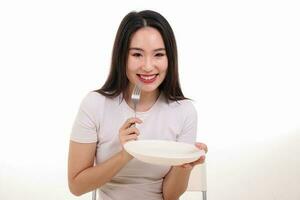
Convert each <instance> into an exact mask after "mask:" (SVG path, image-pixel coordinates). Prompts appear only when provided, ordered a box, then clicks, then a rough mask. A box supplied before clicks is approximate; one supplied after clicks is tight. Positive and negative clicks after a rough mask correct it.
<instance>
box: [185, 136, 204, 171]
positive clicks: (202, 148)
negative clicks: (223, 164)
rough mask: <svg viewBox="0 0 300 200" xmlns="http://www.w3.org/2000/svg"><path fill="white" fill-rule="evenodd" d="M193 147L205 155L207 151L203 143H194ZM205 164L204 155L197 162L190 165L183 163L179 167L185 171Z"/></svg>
mask: <svg viewBox="0 0 300 200" xmlns="http://www.w3.org/2000/svg"><path fill="white" fill-rule="evenodd" d="M195 146H196V147H197V148H198V149H200V150H204V151H205V154H206V153H207V151H208V149H207V145H206V144H204V143H200V142H196V143H195ZM204 162H205V155H204V156H201V157H200V158H199V159H198V160H196V161H194V162H191V163H185V164H183V165H181V166H180V167H183V168H185V169H193V167H194V166H195V165H199V164H202V163H204Z"/></svg>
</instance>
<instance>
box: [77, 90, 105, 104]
mask: <svg viewBox="0 0 300 200" xmlns="http://www.w3.org/2000/svg"><path fill="white" fill-rule="evenodd" d="M105 99H106V97H105V96H104V95H102V94H99V93H98V92H89V93H87V94H86V95H85V97H84V98H83V100H82V102H81V105H82V106H87V107H99V106H101V104H103V103H104V102H105Z"/></svg>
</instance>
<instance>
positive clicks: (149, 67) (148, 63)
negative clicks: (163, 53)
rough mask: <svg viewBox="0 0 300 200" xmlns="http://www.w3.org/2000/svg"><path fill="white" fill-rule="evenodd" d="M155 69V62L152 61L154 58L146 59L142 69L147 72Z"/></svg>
mask: <svg viewBox="0 0 300 200" xmlns="http://www.w3.org/2000/svg"><path fill="white" fill-rule="evenodd" d="M153 68H154V62H153V61H152V58H149V57H148V58H145V62H144V64H143V66H142V69H143V70H144V71H146V72H150V71H151V70H152V69H153Z"/></svg>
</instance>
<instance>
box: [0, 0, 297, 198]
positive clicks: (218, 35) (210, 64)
mask: <svg viewBox="0 0 300 200" xmlns="http://www.w3.org/2000/svg"><path fill="white" fill-rule="evenodd" d="M143 9H153V10H155V11H158V12H160V13H161V14H163V15H164V16H165V17H166V18H167V19H168V21H169V22H170V24H171V26H172V28H173V30H174V32H175V35H176V39H177V43H178V51H179V72H180V80H181V85H182V89H183V91H184V94H185V95H186V96H187V97H190V98H192V99H193V100H194V103H195V106H196V108H197V111H198V115H199V124H198V127H199V128H198V141H201V142H205V143H206V144H207V145H208V147H209V152H208V155H207V169H208V175H207V176H208V199H209V200H220V199H222V200H252V199H256V200H277V199H280V200H282V199H284V200H299V199H300V190H299V188H300V170H299V169H300V156H299V154H300V103H299V102H300V72H299V67H300V37H299V35H300V26H299V25H300V12H299V10H300V6H299V1H296V0H295V1H292V0H275V1H274V0H272V1H271V0H252V1H238V0H228V1H220V0H212V1H178V2H177V1H155V0H152V1H129V0H128V1H113V0H110V1H90V0H87V1H69V0H52V1H41V0H35V1H34V0H28V1H20V0H10V1H0V92H1V96H0V102H1V103H0V135H1V137H0V199H1V200H19V199H28V200H40V199H43V200H54V199H66V200H76V199H82V200H89V199H91V196H90V194H86V195H83V196H81V197H75V196H73V195H72V194H71V193H70V192H69V190H68V186H67V154H68V144H69V135H70V131H71V127H72V124H73V121H74V118H75V115H76V113H77V111H78V108H79V104H80V102H81V100H82V98H83V97H84V96H85V95H86V94H87V93H88V92H89V91H91V90H94V89H97V88H99V87H101V86H102V84H103V83H104V81H105V79H106V77H107V74H108V70H109V65H110V57H111V51H112V45H113V40H114V37H115V34H116V31H117V28H118V26H119V23H120V21H121V20H122V18H123V17H124V16H125V15H126V14H127V13H128V12H130V11H132V10H137V11H140V10H143ZM191 198H195V199H197V198H198V197H197V195H194V196H193V197H189V198H188V199H189V200H190V199H191Z"/></svg>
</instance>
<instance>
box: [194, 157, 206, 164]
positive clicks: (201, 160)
mask: <svg viewBox="0 0 300 200" xmlns="http://www.w3.org/2000/svg"><path fill="white" fill-rule="evenodd" d="M204 162H205V156H201V157H200V158H199V159H198V160H196V161H195V162H193V165H199V164H203V163H204Z"/></svg>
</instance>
